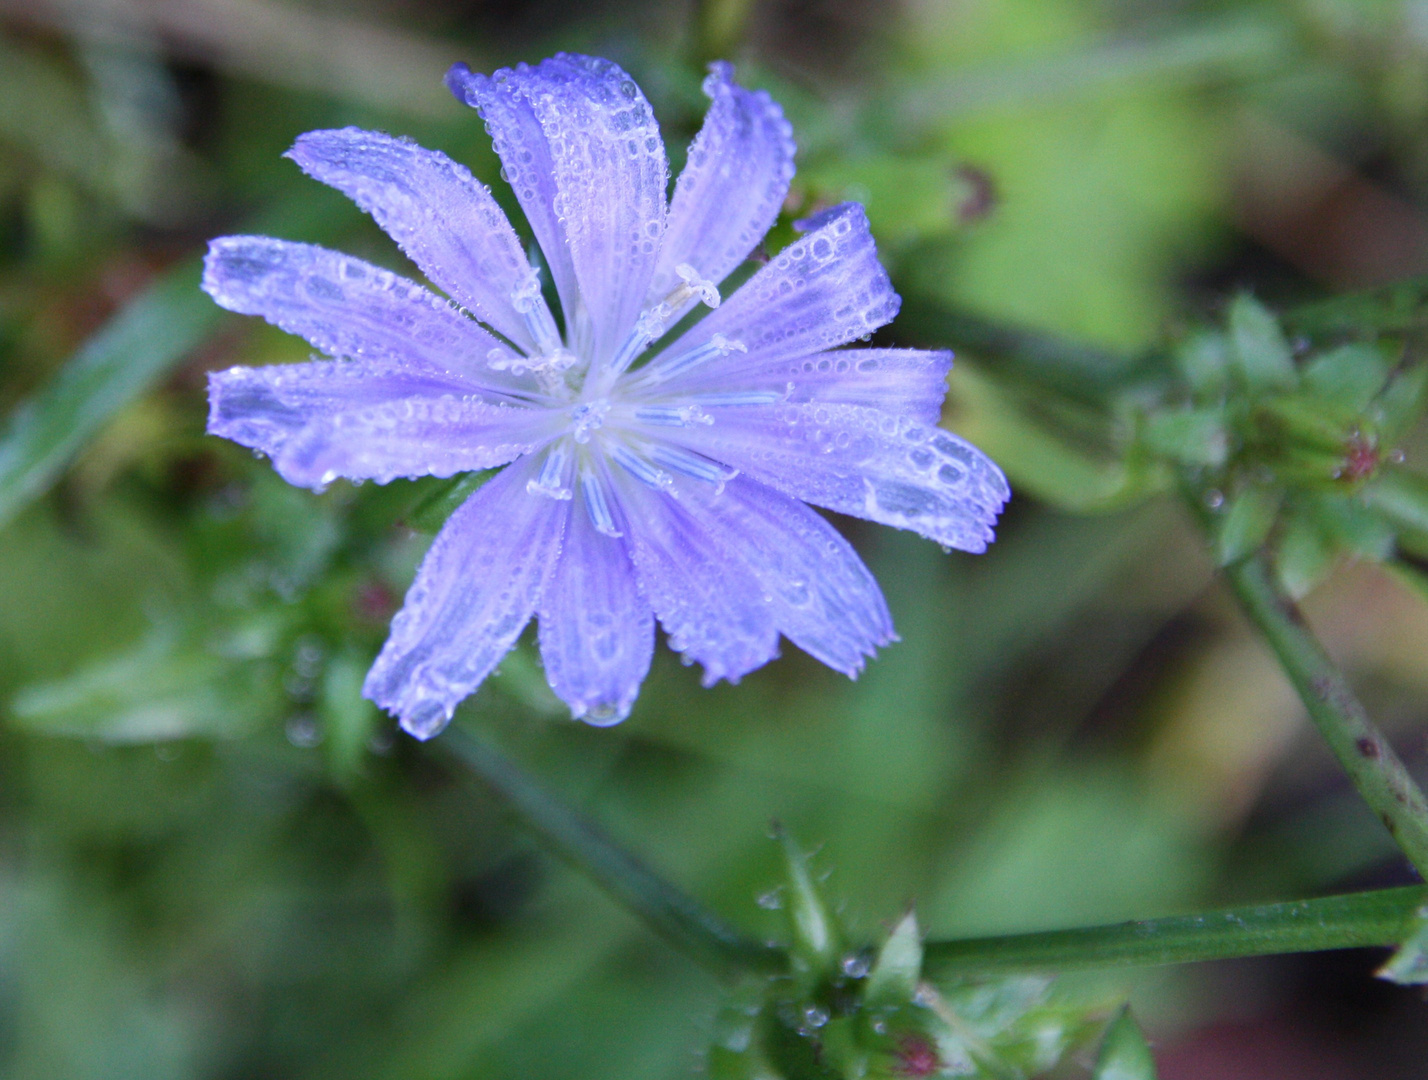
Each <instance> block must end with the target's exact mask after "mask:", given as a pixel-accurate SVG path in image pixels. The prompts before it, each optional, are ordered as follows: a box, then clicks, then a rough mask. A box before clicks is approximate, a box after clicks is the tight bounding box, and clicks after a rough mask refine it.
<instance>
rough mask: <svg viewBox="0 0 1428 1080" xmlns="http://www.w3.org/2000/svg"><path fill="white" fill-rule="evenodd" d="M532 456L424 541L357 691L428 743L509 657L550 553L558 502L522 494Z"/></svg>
mask: <svg viewBox="0 0 1428 1080" xmlns="http://www.w3.org/2000/svg"><path fill="white" fill-rule="evenodd" d="M534 461H535V459H534V458H531V459H527V460H525V461H520V462H517V463H516V464H515V465H512V466H511V467H510V468H508V469H506V470H504V471H503V472H501V473H500V474H499V475H498V476H496V477H495V478H494V479H493V480H491V481H490V482H488V483H487V484H486V485H485V486H484V487H482V488H481V489H480V490H478V491H477V492H476V493H475V494H474V495H472V496H471V497H470V498H469V499H467V500H466V502H465V503H464V504H462V506H461V507H460V508H459V509H458V510H457V511H456V513H454V514H453V515H452V516H451V518H450V519H449V520H448V521H447V523H446V525H445V527H444V528H443V529H442V530H441V532H440V533H438V534H437V537H436V540H435V541H433V542H432V545H431V548H430V550H429V551H428V552H427V554H426V558H425V559H423V560H422V564H421V567H420V568H419V569H418V570H417V575H416V580H415V581H414V582H413V583H412V587H411V589H410V590H409V591H408V592H407V598H406V602H405V603H404V604H403V605H402V610H401V611H399V612H398V613H397V616H396V618H395V619H393V620H392V633H391V636H390V637H389V638H388V639H387V643H386V645H385V646H383V648H382V652H381V654H380V655H379V656H378V657H377V662H376V663H375V664H373V665H372V670H371V672H370V673H369V674H368V675H367V681H366V683H365V684H364V686H363V688H362V692H363V694H365V695H366V696H367V697H368V698H370V699H371V700H372V701H375V702H376V703H377V704H378V705H380V706H381V707H382V708H384V709H386V710H387V711H388V712H390V713H392V714H393V715H395V716H396V717H398V718H399V719H400V720H401V722H402V727H404V728H405V729H406V730H407V731H409V732H411V734H413V735H415V736H416V737H417V738H419V739H429V738H431V737H432V736H433V735H435V734H436V733H437V732H439V731H440V730H441V729H442V728H444V727H445V726H446V724H447V722H448V721H449V720H450V719H451V714H452V712H453V711H454V710H455V708H456V706H457V704H458V703H459V702H460V701H461V700H462V699H463V698H465V697H467V696H468V695H470V694H471V693H472V692H474V691H475V689H476V688H477V687H478V686H480V685H481V683H482V681H483V680H484V679H485V678H486V676H487V675H489V674H490V673H491V671H492V670H493V669H494V668H495V667H496V665H497V664H499V663H500V662H501V658H502V657H504V656H505V655H506V653H508V652H509V651H510V650H511V647H512V646H513V645H514V644H515V643H516V639H517V638H518V637H519V636H520V633H521V631H522V630H523V629H524V628H525V625H526V624H527V623H528V622H530V619H531V616H532V615H533V614H534V613H535V610H536V605H537V604H539V603H540V599H541V594H542V591H543V589H544V586H545V582H546V580H547V578H548V577H549V573H550V568H551V566H553V565H554V563H555V560H556V557H557V556H558V554H559V551H560V540H561V533H562V530H563V527H564V524H565V519H566V517H567V516H568V513H569V506H568V504H567V503H563V502H559V501H557V500H555V499H547V498H545V497H544V496H541V495H530V494H528V493H527V492H526V483H527V482H528V481H529V480H530V479H531V478H532V477H533V476H534V475H535V467H534V464H533V462H534Z"/></svg>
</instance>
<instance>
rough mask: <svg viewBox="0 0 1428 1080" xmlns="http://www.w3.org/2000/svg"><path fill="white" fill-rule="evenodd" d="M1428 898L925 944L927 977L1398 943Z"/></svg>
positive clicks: (1270, 907)
mask: <svg viewBox="0 0 1428 1080" xmlns="http://www.w3.org/2000/svg"><path fill="white" fill-rule="evenodd" d="M1425 901H1428V888H1425V887H1423V886H1419V885H1415V886H1410V887H1407V888H1400V889H1381V890H1378V891H1375V892H1363V893H1352V894H1350V895H1347V896H1327V897H1323V898H1322V899H1318V900H1298V901H1294V902H1292V903H1285V904H1261V905H1256V906H1253V907H1239V908H1229V909H1226V910H1224V911H1212V912H1204V913H1201V914H1198V915H1177V916H1173V917H1171V918H1166V919H1144V920H1137V921H1135V922H1123V923H1114V924H1111V925H1108V926H1086V927H1080V928H1078V929H1075V930H1050V931H1045V932H1042V933H1035V934H1007V935H1004V936H999V937H984V938H967V939H965V940H960V941H929V942H928V943H927V945H926V946H925V959H924V961H923V973H924V975H925V976H926V977H927V978H929V979H932V980H933V981H936V980H937V979H939V978H948V977H956V976H959V975H973V974H983V973H994V972H995V973H1007V972H1030V971H1038V972H1039V971H1044V972H1059V971H1072V970H1084V969H1088V968H1116V967H1152V966H1155V965H1159V964H1184V963H1190V962H1192V961H1197V960H1226V959H1231V958H1234V957H1243V956H1268V955H1271V954H1274V953H1291V952H1312V951H1318V950H1325V949H1352V948H1362V947H1365V946H1375V945H1382V946H1388V947H1393V946H1397V945H1399V944H1401V943H1402V941H1403V939H1404V938H1405V937H1407V936H1408V935H1409V934H1410V933H1411V932H1412V930H1413V928H1414V926H1415V925H1416V920H1417V913H1418V911H1419V909H1420V908H1421V907H1422V906H1423V904H1424V902H1425Z"/></svg>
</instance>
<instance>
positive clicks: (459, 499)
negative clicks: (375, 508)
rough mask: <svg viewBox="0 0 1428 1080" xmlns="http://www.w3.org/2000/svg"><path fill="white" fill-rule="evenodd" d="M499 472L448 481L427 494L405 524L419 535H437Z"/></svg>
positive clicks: (474, 474)
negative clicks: (462, 506)
mask: <svg viewBox="0 0 1428 1080" xmlns="http://www.w3.org/2000/svg"><path fill="white" fill-rule="evenodd" d="M498 471H499V470H497V469H482V470H480V471H478V472H469V473H462V474H461V475H459V476H453V477H451V478H450V479H448V480H442V481H441V482H440V483H439V485H437V486H436V487H434V488H433V489H432V490H431V491H430V492H429V493H428V494H426V495H424V496H422V498H421V499H419V500H418V501H417V503H416V505H415V506H413V507H412V508H411V509H410V510H408V511H407V513H406V518H405V520H406V524H407V525H409V526H411V527H412V528H413V529H415V530H416V531H417V532H424V533H436V532H440V531H441V527H442V526H443V525H445V524H446V519H447V518H449V517H450V516H451V515H452V514H454V513H456V509H457V507H459V506H460V505H461V504H462V503H464V502H465V501H466V500H467V499H468V498H469V497H470V496H471V495H472V494H473V493H474V492H475V491H476V490H477V489H479V488H480V487H481V486H482V485H483V484H485V483H486V481H487V480H490V479H491V477H493V476H495V475H496V473H497V472H498Z"/></svg>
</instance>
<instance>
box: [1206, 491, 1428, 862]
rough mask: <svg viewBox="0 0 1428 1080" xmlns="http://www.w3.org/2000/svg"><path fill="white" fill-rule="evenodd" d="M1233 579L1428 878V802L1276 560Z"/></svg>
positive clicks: (1366, 793) (1253, 564)
mask: <svg viewBox="0 0 1428 1080" xmlns="http://www.w3.org/2000/svg"><path fill="white" fill-rule="evenodd" d="M1201 505H1203V504H1201ZM1225 578H1226V580H1228V581H1229V583H1230V588H1231V589H1232V590H1233V591H1234V594H1235V597H1236V599H1238V600H1239V602H1240V606H1241V607H1242V608H1244V611H1245V614H1246V615H1248V616H1249V619H1250V621H1251V622H1252V623H1254V625H1255V627H1256V628H1257V629H1258V630H1259V632H1260V633H1261V634H1263V635H1264V638H1265V640H1266V641H1267V642H1268V643H1269V646H1270V648H1271V649H1273V650H1274V654H1275V656H1277V657H1278V658H1279V663H1280V666H1281V667H1283V668H1284V673H1285V674H1286V675H1288V676H1289V681H1290V682H1291V683H1293V684H1294V689H1295V690H1297V691H1298V692H1299V697H1300V700H1302V701H1303V702H1304V707H1305V708H1306V709H1308V710H1309V716H1310V718H1311V719H1312V720H1313V721H1314V724H1315V726H1316V727H1317V728H1318V729H1319V732H1320V733H1321V734H1322V735H1323V736H1324V738H1325V740H1326V741H1327V742H1328V743H1329V749H1330V750H1332V751H1333V752H1334V756H1335V757H1336V758H1338V759H1339V764H1340V765H1341V766H1343V769H1344V771H1345V772H1346V773H1348V774H1349V779H1351V780H1352V781H1353V782H1354V786H1355V787H1356V788H1358V792H1359V795H1360V796H1362V797H1363V800H1364V802H1366V803H1368V804H1369V807H1370V808H1371V809H1372V810H1373V811H1374V813H1375V814H1377V815H1378V817H1379V820H1381V821H1382V822H1383V823H1384V825H1385V826H1387V828H1388V831H1389V832H1390V833H1392V834H1393V838H1394V840H1395V841H1397V843H1398V846H1399V847H1400V848H1402V849H1403V852H1404V854H1406V855H1407V856H1408V858H1409V860H1410V861H1411V862H1412V863H1413V865H1414V866H1415V867H1416V868H1417V869H1418V873H1419V875H1420V876H1422V877H1423V878H1425V879H1428V800H1425V799H1424V797H1423V792H1422V791H1421V790H1419V787H1418V785H1417V784H1415V783H1414V782H1413V778H1412V777H1411V776H1409V775H1408V770H1407V769H1405V768H1404V767H1403V762H1402V761H1401V760H1400V759H1399V757H1398V755H1397V754H1396V753H1394V750H1393V747H1392V746H1390V745H1389V743H1388V740H1387V739H1385V738H1384V737H1383V733H1382V732H1380V731H1379V730H1378V728H1377V727H1375V726H1374V724H1373V722H1372V721H1371V720H1370V719H1369V718H1368V713H1367V712H1365V711H1364V707H1363V705H1361V704H1360V703H1359V700H1358V698H1357V697H1355V696H1354V692H1353V690H1351V689H1350V688H1349V683H1348V680H1347V679H1345V678H1344V675H1343V673H1342V672H1341V671H1340V670H1339V669H1338V668H1337V667H1336V666H1335V664H1334V662H1333V661H1332V660H1331V659H1329V654H1328V653H1326V652H1325V651H1324V647H1323V646H1322V645H1321V644H1320V643H1319V639H1318V638H1316V637H1315V636H1314V634H1313V631H1311V630H1310V629H1309V624H1308V623H1307V622H1305V620H1304V616H1303V614H1302V613H1301V612H1300V610H1299V606H1298V605H1297V604H1295V602H1294V600H1293V599H1292V598H1291V597H1290V596H1289V594H1288V593H1286V592H1285V591H1284V590H1283V589H1282V588H1281V587H1280V585H1279V582H1278V581H1277V579H1276V578H1275V576H1274V570H1273V568H1272V567H1271V566H1270V565H1269V560H1268V559H1267V558H1266V557H1265V555H1264V553H1263V552H1262V551H1261V552H1257V553H1256V554H1254V555H1251V556H1249V557H1248V558H1246V559H1242V560H1241V561H1239V562H1237V563H1234V564H1232V565H1231V566H1228V567H1226V568H1225Z"/></svg>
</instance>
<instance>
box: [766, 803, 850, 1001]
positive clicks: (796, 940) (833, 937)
mask: <svg viewBox="0 0 1428 1080" xmlns="http://www.w3.org/2000/svg"><path fill="white" fill-rule="evenodd" d="M775 832H776V838H777V839H778V841H779V843H780V845H781V846H782V847H783V857H784V872H785V874H786V875H787V888H788V901H787V903H785V904H784V910H785V911H786V912H787V914H788V922H789V930H790V931H791V933H792V937H793V940H792V941H791V942H790V943H789V953H790V955H791V956H792V957H793V961H794V970H795V973H796V974H798V975H799V976H801V977H802V980H803V982H804V983H805V987H806V988H807V987H810V986H811V985H812V984H814V983H817V982H818V981H819V980H821V979H822V978H824V977H826V976H828V975H831V974H832V972H833V971H834V969H835V966H836V964H837V962H838V958H839V956H840V955H841V954H842V948H843V940H842V938H843V935H842V931H841V929H840V928H839V926H838V921H837V920H836V919H835V918H834V916H833V912H832V909H830V908H829V906H828V902H827V900H826V899H825V898H824V896H823V890H822V889H821V888H819V886H818V882H817V881H815V880H814V878H813V872H812V870H811V869H810V868H809V865H808V856H807V855H805V854H804V853H803V850H802V849H801V848H800V847H799V846H798V844H797V842H796V841H795V840H794V839H793V837H792V836H790V835H789V832H788V830H787V829H785V828H783V827H782V826H775Z"/></svg>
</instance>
